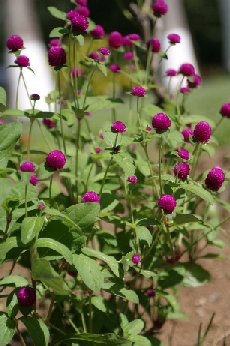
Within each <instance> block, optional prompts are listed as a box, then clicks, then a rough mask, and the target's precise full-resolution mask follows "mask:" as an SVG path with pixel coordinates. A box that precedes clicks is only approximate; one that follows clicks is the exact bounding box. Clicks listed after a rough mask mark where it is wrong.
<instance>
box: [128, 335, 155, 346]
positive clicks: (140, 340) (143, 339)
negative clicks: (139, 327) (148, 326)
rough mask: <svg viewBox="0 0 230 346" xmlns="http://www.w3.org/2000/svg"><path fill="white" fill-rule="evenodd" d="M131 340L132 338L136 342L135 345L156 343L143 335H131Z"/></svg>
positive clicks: (148, 345) (146, 345) (151, 345)
mask: <svg viewBox="0 0 230 346" xmlns="http://www.w3.org/2000/svg"><path fill="white" fill-rule="evenodd" d="M129 340H131V341H132V342H135V344H133V346H140V345H141V346H153V345H154V344H152V343H151V342H150V341H149V339H147V338H146V337H145V336H143V335H130V336H129Z"/></svg>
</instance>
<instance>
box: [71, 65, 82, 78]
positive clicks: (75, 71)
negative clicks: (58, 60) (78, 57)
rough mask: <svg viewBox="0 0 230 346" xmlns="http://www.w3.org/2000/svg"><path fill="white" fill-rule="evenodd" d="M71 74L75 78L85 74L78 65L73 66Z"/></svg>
mask: <svg viewBox="0 0 230 346" xmlns="http://www.w3.org/2000/svg"><path fill="white" fill-rule="evenodd" d="M71 74H72V77H73V78H76V77H81V76H83V74H84V72H83V71H82V70H80V69H79V68H78V67H73V68H72V70H71Z"/></svg>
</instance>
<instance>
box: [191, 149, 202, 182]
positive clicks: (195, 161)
mask: <svg viewBox="0 0 230 346" xmlns="http://www.w3.org/2000/svg"><path fill="white" fill-rule="evenodd" d="M199 149H200V142H197V143H196V145H195V148H194V150H193V162H192V171H191V179H192V180H194V176H195V173H196V167H197V164H198V159H199V152H200V150H199Z"/></svg>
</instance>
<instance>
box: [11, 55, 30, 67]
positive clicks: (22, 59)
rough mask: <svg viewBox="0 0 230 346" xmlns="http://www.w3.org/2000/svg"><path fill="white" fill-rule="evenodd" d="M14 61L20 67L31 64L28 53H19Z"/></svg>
mask: <svg viewBox="0 0 230 346" xmlns="http://www.w3.org/2000/svg"><path fill="white" fill-rule="evenodd" d="M14 62H15V64H17V65H18V66H20V67H28V66H30V59H29V58H28V57H27V56H26V55H19V56H18V57H17V59H16V60H15V61H14Z"/></svg>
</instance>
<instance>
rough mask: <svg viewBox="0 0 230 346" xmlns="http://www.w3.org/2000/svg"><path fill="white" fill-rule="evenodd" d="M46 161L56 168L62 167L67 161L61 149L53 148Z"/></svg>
mask: <svg viewBox="0 0 230 346" xmlns="http://www.w3.org/2000/svg"><path fill="white" fill-rule="evenodd" d="M46 163H47V165H48V166H49V167H51V168H54V169H61V168H63V167H64V165H65V163H66V158H65V155H64V154H63V152H62V151H60V150H53V151H51V152H50V153H49V154H48V155H47V156H46Z"/></svg>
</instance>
